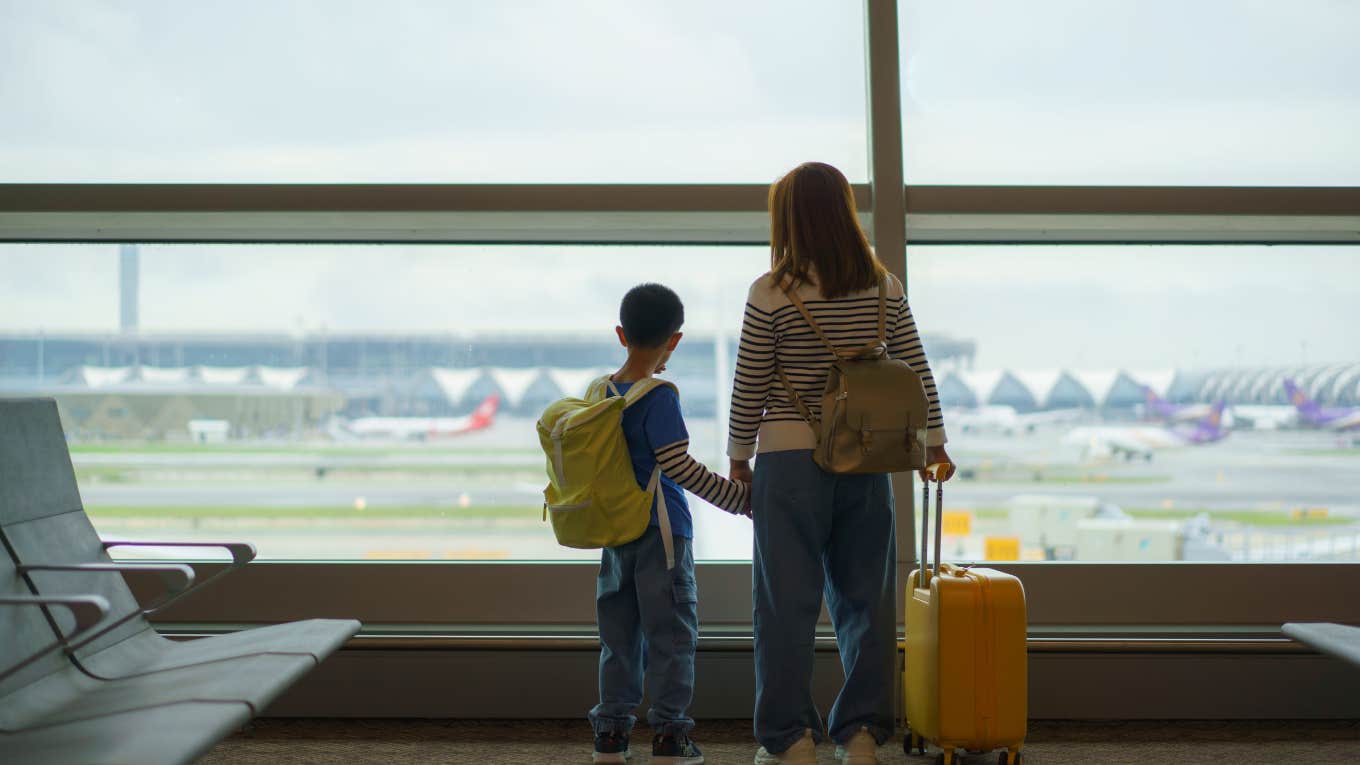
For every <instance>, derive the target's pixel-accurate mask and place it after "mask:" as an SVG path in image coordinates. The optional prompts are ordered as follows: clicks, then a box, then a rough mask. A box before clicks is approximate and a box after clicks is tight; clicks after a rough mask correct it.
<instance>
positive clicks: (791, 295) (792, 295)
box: [779, 284, 841, 358]
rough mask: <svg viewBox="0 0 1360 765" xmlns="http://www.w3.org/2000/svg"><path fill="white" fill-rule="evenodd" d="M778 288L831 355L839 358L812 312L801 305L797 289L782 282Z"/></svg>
mask: <svg viewBox="0 0 1360 765" xmlns="http://www.w3.org/2000/svg"><path fill="white" fill-rule="evenodd" d="M779 288H780V289H781V290H783V291H784V296H785V297H787V298H788V299H789V302H790V303H793V307H794V308H797V309H798V313H801V314H802V315H803V319H804V320H805V321H806V322H807V323H808V325H809V326H811V327H812V331H813V332H816V333H817V337H819V338H821V339H822V343H823V344H824V345H826V347H827V350H829V351H831V355H833V356H835V357H836V358H840V355H841V354H840V351H838V350H836V346H835V345H834V344H833V343H832V342H831V339H830V338H828V337H827V336H826V333H825V332H823V331H822V328H821V327H819V326H817V322H816V320H814V319H813V318H812V314H811V313H809V312H808V309H807V306H805V305H803V299H802V298H800V297H798V292H797V290H792V289H789V288H788V287H787V286H785V285H783V284H781V285H779Z"/></svg>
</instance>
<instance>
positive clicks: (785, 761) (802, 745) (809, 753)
mask: <svg viewBox="0 0 1360 765" xmlns="http://www.w3.org/2000/svg"><path fill="white" fill-rule="evenodd" d="M756 765H817V742H816V740H814V739H813V738H812V731H811V730H810V729H809V730H805V731H803V737H802V738H800V739H798V740H797V741H795V742H793V746H791V747H789V748H788V749H785V750H784V751H782V752H780V753H779V754H770V752H769V751H768V750H767V749H766V748H765V747H763V746H762V747H761V748H760V749H759V750H758V751H756Z"/></svg>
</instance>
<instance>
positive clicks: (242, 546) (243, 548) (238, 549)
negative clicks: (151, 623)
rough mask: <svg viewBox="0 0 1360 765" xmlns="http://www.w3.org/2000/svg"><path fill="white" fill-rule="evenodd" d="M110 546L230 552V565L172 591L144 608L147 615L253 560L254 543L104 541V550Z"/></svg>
mask: <svg viewBox="0 0 1360 765" xmlns="http://www.w3.org/2000/svg"><path fill="white" fill-rule="evenodd" d="M110 547H221V548H224V549H226V550H227V552H229V553H231V565H230V566H227V567H226V568H224V569H222V570H221V571H218V572H217V573H216V574H213V575H212V576H210V577H208V578H207V579H204V580H203V581H201V582H199V583H198V584H195V585H194V586H193V587H190V588H188V589H186V590H184V591H183V592H177V593H174V594H173V595H172V596H170V597H167V598H165V599H164V600H162V601H160V602H159V603H157V604H156V605H154V606H152V607H150V608H147V609H145V610H144V611H143V613H145V614H146V615H148V616H150V615H151V614H154V613H156V612H157V611H161V610H162V609H165V608H167V607H169V606H170V604H172V603H174V602H175V601H177V600H179V599H180V598H187V597H189V595H190V593H194V592H198V591H199V590H201V589H203V588H204V587H207V586H208V584H209V583H211V582H214V581H216V580H217V579H218V578H219V577H222V576H225V575H227V574H229V573H231V572H233V571H235V570H236V569H238V568H244V567H245V565H246V564H247V563H250V562H251V561H253V560H255V545H252V544H250V543H249V542H123V541H116V540H115V541H111V542H105V543H104V549H105V550H107V549H109V548H110Z"/></svg>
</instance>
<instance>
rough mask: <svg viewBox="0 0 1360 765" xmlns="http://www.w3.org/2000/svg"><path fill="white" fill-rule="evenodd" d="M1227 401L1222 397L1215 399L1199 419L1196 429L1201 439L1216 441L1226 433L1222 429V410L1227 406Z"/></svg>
mask: <svg viewBox="0 0 1360 765" xmlns="http://www.w3.org/2000/svg"><path fill="white" fill-rule="evenodd" d="M1227 403H1228V402H1227V401H1225V400H1223V399H1219V400H1218V401H1215V402H1214V405H1213V407H1212V408H1210V409H1209V413H1208V414H1206V415H1204V419H1202V420H1200V422H1199V427H1198V428H1197V430H1198V435H1200V437H1201V438H1202V439H1203V440H1205V441H1217V440H1219V439H1220V438H1223V437H1224V436H1226V435H1227V431H1225V430H1224V429H1223V410H1224V409H1225V408H1226V407H1227Z"/></svg>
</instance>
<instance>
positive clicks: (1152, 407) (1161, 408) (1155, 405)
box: [1143, 385, 1175, 417]
mask: <svg viewBox="0 0 1360 765" xmlns="http://www.w3.org/2000/svg"><path fill="white" fill-rule="evenodd" d="M1143 397H1144V398H1145V399H1146V400H1147V411H1148V412H1149V413H1151V414H1155V415H1157V416H1159V417H1168V416H1170V415H1171V414H1173V413H1174V412H1175V407H1174V406H1172V405H1171V404H1170V402H1168V401H1167V400H1166V399H1164V398H1162V397H1161V396H1158V395H1157V391H1155V390H1153V389H1152V386H1150V385H1144V386H1143Z"/></svg>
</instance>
